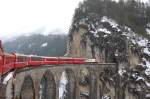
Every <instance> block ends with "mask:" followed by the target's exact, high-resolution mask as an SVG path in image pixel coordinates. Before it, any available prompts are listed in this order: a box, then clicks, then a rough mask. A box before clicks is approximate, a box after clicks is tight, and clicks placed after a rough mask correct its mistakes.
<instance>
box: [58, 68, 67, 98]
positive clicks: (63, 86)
mask: <svg viewBox="0 0 150 99" xmlns="http://www.w3.org/2000/svg"><path fill="white" fill-rule="evenodd" d="M67 84H68V79H67V74H66V72H65V71H64V72H63V73H62V76H61V79H60V83H59V99H64V98H65V94H66V93H67V90H66V85H67Z"/></svg>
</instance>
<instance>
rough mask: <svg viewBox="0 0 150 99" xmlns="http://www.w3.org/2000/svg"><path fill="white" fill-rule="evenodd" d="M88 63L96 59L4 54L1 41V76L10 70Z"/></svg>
mask: <svg viewBox="0 0 150 99" xmlns="http://www.w3.org/2000/svg"><path fill="white" fill-rule="evenodd" d="M87 62H95V59H86V58H69V57H45V56H36V55H23V54H17V53H12V54H8V53H5V52H4V50H3V47H2V45H1V41H0V75H3V74H5V73H7V72H9V71H10V70H14V69H21V68H25V67H30V66H32V67H37V66H42V65H58V64H85V63H87Z"/></svg>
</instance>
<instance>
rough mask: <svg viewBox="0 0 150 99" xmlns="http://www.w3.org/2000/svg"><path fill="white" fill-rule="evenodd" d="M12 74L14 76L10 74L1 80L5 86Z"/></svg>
mask: <svg viewBox="0 0 150 99" xmlns="http://www.w3.org/2000/svg"><path fill="white" fill-rule="evenodd" d="M13 74H14V72H10V73H9V74H8V75H7V76H6V77H5V78H4V80H3V84H5V85H6V84H7V82H8V81H9V80H10V79H11V78H13Z"/></svg>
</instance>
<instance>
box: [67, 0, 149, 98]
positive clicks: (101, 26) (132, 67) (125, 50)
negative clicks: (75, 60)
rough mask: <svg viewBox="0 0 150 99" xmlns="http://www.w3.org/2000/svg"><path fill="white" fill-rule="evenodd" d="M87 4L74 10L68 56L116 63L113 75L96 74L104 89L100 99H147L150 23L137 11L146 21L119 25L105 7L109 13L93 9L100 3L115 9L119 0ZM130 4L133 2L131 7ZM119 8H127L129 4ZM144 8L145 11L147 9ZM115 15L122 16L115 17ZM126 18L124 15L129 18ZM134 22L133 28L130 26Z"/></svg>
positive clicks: (101, 0)
mask: <svg viewBox="0 0 150 99" xmlns="http://www.w3.org/2000/svg"><path fill="white" fill-rule="evenodd" d="M90 1H91V0H87V1H84V3H83V4H80V6H79V8H78V9H76V12H75V15H74V18H73V22H72V26H71V28H70V34H69V43H68V53H69V55H70V56H74V57H87V58H96V59H97V61H99V62H101V63H117V64H118V71H117V72H116V73H115V74H111V75H109V73H108V71H107V72H106V73H104V74H103V75H100V80H101V82H103V84H104V83H105V84H104V86H106V89H107V90H102V96H101V97H102V99H149V98H150V41H149V35H150V21H149V19H148V18H147V17H148V15H147V14H143V15H142V14H141V12H140V11H139V13H137V14H139V15H141V16H140V18H142V17H143V16H144V15H145V16H146V22H145V23H144V24H142V21H141V24H142V25H141V24H140V25H138V24H137V23H138V21H139V20H136V21H137V22H135V21H133V20H134V19H133V20H132V22H131V23H127V24H126V21H128V20H126V19H124V20H123V19H122V20H123V21H125V22H122V23H121V22H120V20H119V19H117V18H115V17H113V13H112V14H110V13H111V12H109V9H108V8H105V9H104V10H106V11H104V12H107V13H108V12H109V14H107V13H102V11H100V10H101V9H103V7H101V8H100V9H99V10H98V9H97V8H96V6H98V5H101V6H102V4H103V5H104V7H105V6H106V5H107V6H108V4H110V6H112V7H113V5H112V4H114V7H115V6H117V5H120V3H121V2H122V0H121V1H120V2H119V3H116V2H113V1H110V0H108V2H107V3H106V1H103V0H99V1H98V0H94V1H93V2H95V3H93V5H95V6H93V5H91V4H89V5H88V3H89V2H90ZM132 1H134V0H132ZM134 3H136V2H135V1H134V2H132V3H131V4H134ZM137 4H138V3H137ZM123 5H124V6H128V7H130V6H129V2H127V3H124V4H123ZM136 7H139V6H136ZM145 7H147V9H148V6H145ZM93 9H94V10H93ZM114 9H115V8H112V9H111V10H112V11H113V10H114ZM136 9H137V8H136ZM140 9H142V8H140ZM147 9H146V10H147ZM124 10H125V9H124ZM146 10H145V11H146ZM98 11H99V12H98ZM147 11H149V10H147ZM122 14H123V12H122ZM111 15H112V16H111ZM135 15H136V14H135ZM115 16H117V17H118V18H120V17H122V16H119V15H118V14H117V15H115ZM125 16H126V15H125ZM130 16H132V15H130ZM130 16H128V17H129V19H130ZM123 17H124V16H123ZM137 17H138V16H135V18H137ZM120 19H121V18H120ZM134 23H135V25H136V26H134V25H133V24H134ZM139 23H140V22H139ZM142 27H143V28H142ZM142 31H143V32H142ZM141 32H142V33H141ZM115 90H117V91H115ZM115 92H116V93H115ZM116 95H117V97H114V96H116Z"/></svg>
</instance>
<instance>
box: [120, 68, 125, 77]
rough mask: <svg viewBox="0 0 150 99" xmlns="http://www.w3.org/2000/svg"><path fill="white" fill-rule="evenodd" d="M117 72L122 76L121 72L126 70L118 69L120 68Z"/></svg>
mask: <svg viewBox="0 0 150 99" xmlns="http://www.w3.org/2000/svg"><path fill="white" fill-rule="evenodd" d="M118 73H119V74H120V75H121V76H123V74H124V73H126V70H123V69H120V70H119V71H118Z"/></svg>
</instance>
